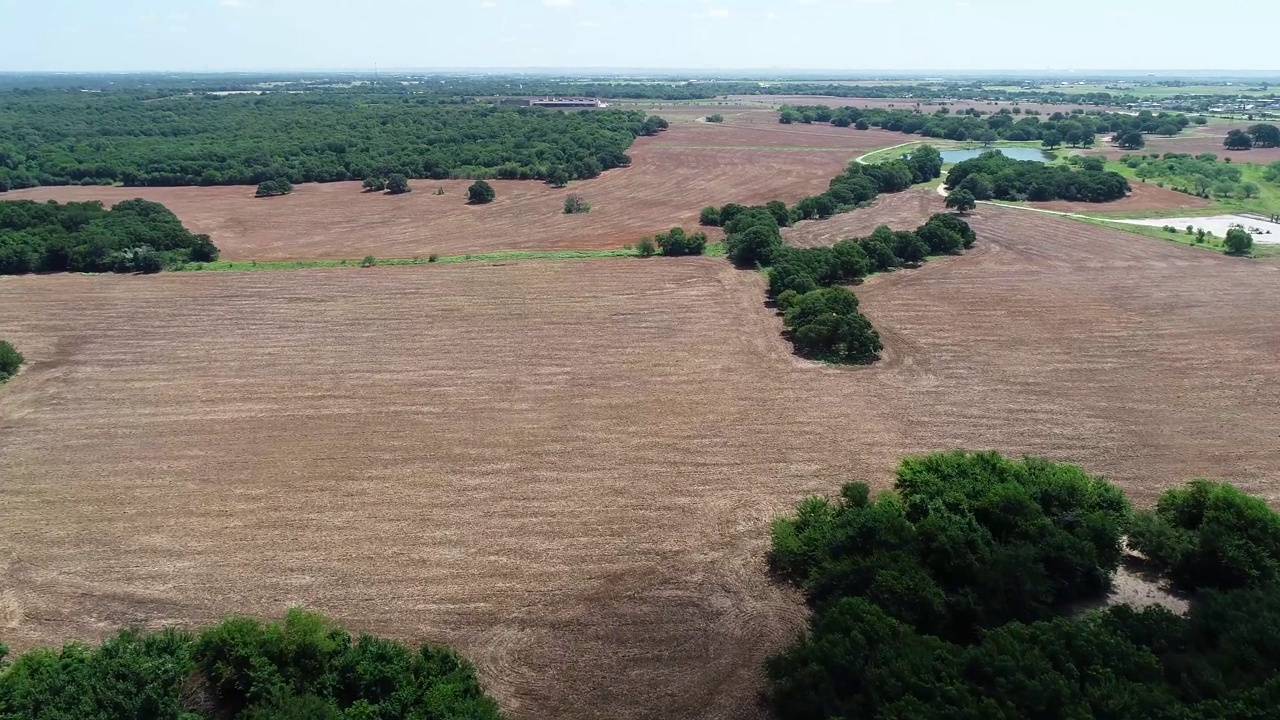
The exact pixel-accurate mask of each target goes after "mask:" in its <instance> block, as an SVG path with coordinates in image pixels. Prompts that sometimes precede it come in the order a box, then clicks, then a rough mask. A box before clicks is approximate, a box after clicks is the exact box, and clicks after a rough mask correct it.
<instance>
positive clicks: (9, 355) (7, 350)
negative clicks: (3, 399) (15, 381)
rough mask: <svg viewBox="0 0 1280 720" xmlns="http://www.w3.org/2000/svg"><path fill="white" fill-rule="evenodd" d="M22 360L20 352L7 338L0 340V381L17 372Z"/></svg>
mask: <svg viewBox="0 0 1280 720" xmlns="http://www.w3.org/2000/svg"><path fill="white" fill-rule="evenodd" d="M22 362H23V357H22V353H20V352H18V349H17V348H15V347H14V346H13V344H12V343H10V342H9V341H8V340H0V383H2V382H4V381H5V380H8V379H9V378H11V377H13V376H14V375H16V374H18V368H20V367H22Z"/></svg>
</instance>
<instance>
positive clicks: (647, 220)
mask: <svg viewBox="0 0 1280 720" xmlns="http://www.w3.org/2000/svg"><path fill="white" fill-rule="evenodd" d="M742 116H743V117H745V118H746V121H745V123H743V124H746V125H748V126H747V127H739V126H737V125H736V124H730V123H725V124H724V125H715V124H710V123H693V122H691V121H690V122H684V123H676V124H673V126H672V127H671V129H670V130H668V131H667V132H665V133H663V134H662V135H660V136H658V137H656V138H640V139H638V140H637V141H636V144H635V145H634V146H632V148H631V150H630V151H629V152H630V154H631V156H632V157H633V159H634V162H633V164H632V166H631V167H629V168H621V169H617V170H611V171H608V172H606V173H604V174H603V175H601V176H600V177H598V178H595V179H593V180H587V181H582V182H575V183H572V184H570V186H569V187H568V188H564V189H555V188H552V187H550V186H548V185H546V184H544V183H540V182H534V181H501V180H496V181H493V182H492V184H493V186H494V188H495V189H496V190H497V194H498V199H497V201H496V202H494V203H493V204H491V205H485V206H469V205H467V204H466V202H465V196H466V188H467V186H468V185H469V184H470V181H469V180H452V181H444V182H439V181H430V180H415V181H412V182H411V186H412V187H413V188H414V191H413V192H411V193H409V194H407V195H399V196H388V195H381V194H365V193H362V192H361V191H360V183H358V182H337V183H326V184H303V185H298V186H297V187H296V190H295V191H294V193H293V194H292V195H287V196H284V197H278V198H266V199H258V198H254V197H253V188H251V187H243V186H235V187H182V188H133V187H128V188H126V187H118V188H110V187H92V186H90V187H74V186H73V187H42V188H33V189H30V190H23V191H18V192H10V193H6V194H5V199H6V200H21V199H31V200H47V199H54V200H59V201H68V200H102V201H104V202H107V203H114V202H118V201H120V200H126V199H130V198H135V197H141V198H145V199H147V200H154V201H156V202H160V203H163V204H165V205H166V206H167V207H169V209H171V210H173V211H174V213H176V214H177V215H178V217H179V218H181V219H182V221H183V223H184V224H186V226H187V227H188V228H189V229H190V230H191V231H192V232H196V233H208V234H209V235H210V236H212V238H213V241H214V243H215V244H216V245H217V246H218V247H219V248H221V250H222V257H223V258H224V259H227V260H262V261H269V260H312V259H342V258H354V259H358V258H361V257H364V256H365V255H370V254H371V255H374V256H377V257H402V258H409V257H415V256H418V257H426V256H428V255H430V254H432V253H436V254H440V255H456V254H464V253H482V252H494V251H500V250H565V249H575V250H577V249H604V248H620V247H622V246H623V245H627V244H630V243H633V242H635V241H636V240H639V239H640V238H641V237H642V236H644V235H647V234H652V233H655V232H658V231H662V230H667V229H670V228H671V227H673V226H675V225H683V226H685V227H687V228H690V229H692V228H693V227H694V226H696V225H697V223H698V213H699V211H700V210H701V209H702V208H703V207H704V206H706V205H721V204H724V203H727V202H740V203H747V204H752V203H764V202H767V201H769V200H784V201H786V202H788V203H793V202H795V201H797V200H799V199H800V198H802V197H804V196H806V195H810V194H814V193H817V192H821V191H823V190H825V189H826V188H827V183H828V181H829V180H830V179H831V178H832V177H833V176H835V175H837V174H839V173H840V171H841V170H843V169H844V167H845V165H846V164H847V163H848V162H849V160H851V159H852V158H854V157H856V156H858V155H861V154H863V153H865V152H868V151H870V150H874V149H876V148H879V147H885V146H887V145H893V144H895V143H898V142H901V139H900V138H901V137H902V136H901V135H900V134H898V133H890V132H884V131H865V132H860V131H857V130H849V129H841V128H836V127H832V126H830V125H823V126H818V125H814V126H804V127H798V128H795V129H788V128H784V127H782V126H780V125H778V123H777V114H776V113H774V112H772V111H768V110H761V109H753V110H751V111H750V112H745V113H743V114H742ZM762 116H768V117H769V118H771V121H770V122H768V123H763V122H756V121H757V120H759V119H760V117H762ZM735 120H738V121H739V122H742V117H737V116H735ZM438 187H443V188H444V189H445V194H444V195H435V194H434V193H435V191H436V189H437V188H438ZM571 192H576V193H579V194H581V195H582V196H583V197H584V198H585V199H586V200H587V201H588V202H590V203H591V204H592V205H593V206H594V209H593V210H592V211H591V212H590V213H588V214H585V215H565V214H563V212H562V211H563V205H564V198H565V196H566V195H568V194H569V193H571Z"/></svg>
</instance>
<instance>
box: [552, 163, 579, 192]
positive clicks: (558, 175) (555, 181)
mask: <svg viewBox="0 0 1280 720" xmlns="http://www.w3.org/2000/svg"><path fill="white" fill-rule="evenodd" d="M572 179H573V177H572V176H570V175H569V171H568V170H567V169H565V168H564V166H563V165H557V166H556V167H553V168H551V171H550V172H548V173H547V184H549V185H551V187H557V188H562V187H564V186H565V185H568V184H569V181H570V180H572Z"/></svg>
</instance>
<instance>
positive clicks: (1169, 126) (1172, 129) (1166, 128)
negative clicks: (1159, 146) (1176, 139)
mask: <svg viewBox="0 0 1280 720" xmlns="http://www.w3.org/2000/svg"><path fill="white" fill-rule="evenodd" d="M1180 132H1182V128H1180V127H1178V126H1177V125H1174V124H1173V123H1165V124H1164V125H1161V126H1160V127H1158V128H1156V134H1157V135H1163V136H1164V137H1173V136H1174V135H1177V134H1178V133H1180Z"/></svg>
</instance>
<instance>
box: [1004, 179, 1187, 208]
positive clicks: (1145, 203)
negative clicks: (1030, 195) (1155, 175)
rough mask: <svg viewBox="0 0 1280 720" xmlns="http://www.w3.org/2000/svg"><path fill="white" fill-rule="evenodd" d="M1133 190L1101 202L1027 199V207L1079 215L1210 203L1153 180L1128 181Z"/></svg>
mask: <svg viewBox="0 0 1280 720" xmlns="http://www.w3.org/2000/svg"><path fill="white" fill-rule="evenodd" d="M1129 184H1130V185H1131V186H1132V187H1133V192H1131V193H1129V195H1128V196H1126V197H1125V198H1123V199H1121V200H1113V201H1111V202H1105V203H1091V202H1069V201H1067V200H1052V201H1049V202H1029V203H1027V206H1028V207H1033V208H1039V209H1041V210H1055V211H1057V212H1069V213H1079V214H1081V215H1097V216H1099V217H1105V216H1107V215H1115V214H1125V213H1137V212H1151V211H1157V210H1187V209H1191V208H1202V207H1208V206H1210V205H1212V203H1211V202H1209V201H1208V200H1205V199H1204V198H1200V197H1196V196H1195V195H1188V194H1186V193H1180V192H1178V191H1176V190H1170V189H1169V188H1162V187H1160V186H1158V185H1156V184H1155V183H1144V182H1142V181H1141V180H1130V181H1129Z"/></svg>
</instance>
